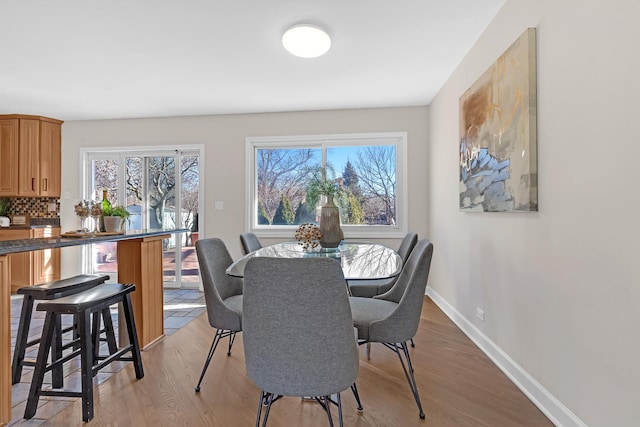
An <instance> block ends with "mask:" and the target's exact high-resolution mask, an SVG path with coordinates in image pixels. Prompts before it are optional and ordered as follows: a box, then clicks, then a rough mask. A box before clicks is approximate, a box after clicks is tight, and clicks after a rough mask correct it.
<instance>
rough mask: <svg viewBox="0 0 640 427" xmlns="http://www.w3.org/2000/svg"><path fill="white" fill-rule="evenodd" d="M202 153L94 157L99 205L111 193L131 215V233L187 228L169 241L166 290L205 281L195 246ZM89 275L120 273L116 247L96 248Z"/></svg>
mask: <svg viewBox="0 0 640 427" xmlns="http://www.w3.org/2000/svg"><path fill="white" fill-rule="evenodd" d="M199 158H200V156H199V152H198V151H177V150H176V151H171V152H164V153H162V152H159V151H154V152H153V154H151V153H148V152H135V153H133V152H131V153H90V154H89V156H88V161H89V166H90V167H89V168H88V170H89V171H90V177H89V182H90V185H89V188H90V194H91V198H92V199H93V200H101V199H102V190H103V189H104V188H106V189H107V192H108V195H109V200H110V202H111V203H112V205H121V206H125V207H126V208H127V210H128V211H129V212H130V213H131V216H130V218H129V221H128V224H127V229H129V230H137V229H161V228H187V229H189V230H190V231H189V233H183V234H179V235H175V234H172V235H171V237H170V238H168V239H165V240H164V242H163V276H164V285H165V287H171V288H174V287H181V286H183V285H185V286H186V287H189V288H196V287H198V285H199V282H200V275H199V270H198V265H197V259H196V254H195V248H194V244H195V242H196V241H197V238H198V229H199V226H198V207H199V203H198V201H199V187H200V179H199V177H200V173H199V172H200V171H199ZM89 257H90V261H91V262H90V263H89V264H90V269H89V271H95V272H104V273H111V274H114V275H115V273H116V271H117V264H116V262H117V254H116V245H115V244H113V243H103V244H97V245H94V250H93V252H92V253H91V254H90V255H89Z"/></svg>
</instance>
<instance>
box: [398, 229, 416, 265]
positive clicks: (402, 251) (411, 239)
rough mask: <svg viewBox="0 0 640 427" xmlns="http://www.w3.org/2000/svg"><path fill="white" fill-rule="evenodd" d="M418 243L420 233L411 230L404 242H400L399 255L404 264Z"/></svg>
mask: <svg viewBox="0 0 640 427" xmlns="http://www.w3.org/2000/svg"><path fill="white" fill-rule="evenodd" d="M416 243H418V233H414V232H409V233H407V234H406V235H405V236H404V238H403V239H402V242H400V247H399V248H398V255H400V258H402V264H403V265H404V263H406V262H407V259H408V258H409V255H411V251H412V250H413V248H414V247H415V246H416Z"/></svg>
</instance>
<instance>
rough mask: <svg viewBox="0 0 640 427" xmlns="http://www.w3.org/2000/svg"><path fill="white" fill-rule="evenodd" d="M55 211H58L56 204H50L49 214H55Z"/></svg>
mask: <svg viewBox="0 0 640 427" xmlns="http://www.w3.org/2000/svg"><path fill="white" fill-rule="evenodd" d="M55 211H56V204H55V203H49V212H55Z"/></svg>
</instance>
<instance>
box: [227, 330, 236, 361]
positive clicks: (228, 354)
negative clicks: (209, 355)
mask: <svg viewBox="0 0 640 427" xmlns="http://www.w3.org/2000/svg"><path fill="white" fill-rule="evenodd" d="M230 334H231V335H229V349H228V350H227V356H231V347H233V343H234V341H235V340H236V333H235V332H230Z"/></svg>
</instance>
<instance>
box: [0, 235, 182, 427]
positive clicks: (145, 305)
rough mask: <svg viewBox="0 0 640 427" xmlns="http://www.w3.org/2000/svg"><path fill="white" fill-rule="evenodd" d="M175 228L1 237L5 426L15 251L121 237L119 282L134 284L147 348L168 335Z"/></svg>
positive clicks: (1, 409) (1, 413) (0, 379)
mask: <svg viewBox="0 0 640 427" xmlns="http://www.w3.org/2000/svg"><path fill="white" fill-rule="evenodd" d="M188 231H189V230H187V229H174V230H131V231H127V232H126V233H123V234H109V235H104V234H97V235H91V234H87V235H82V236H74V237H66V236H65V235H62V236H59V237H47V238H33V239H20V240H7V241H3V242H0V426H4V425H6V424H7V423H8V422H9V421H10V420H11V297H10V295H11V284H10V283H9V277H10V263H9V255H11V254H16V253H23V252H30V251H38V250H44V249H53V248H64V247H69V246H81V245H89V244H93V243H100V242H117V245H118V281H119V282H120V283H133V284H135V285H136V291H135V292H133V293H132V298H131V300H132V304H133V311H134V318H135V321H136V327H137V330H138V340H139V342H140V346H141V347H142V348H143V349H144V348H145V347H148V346H150V345H151V344H153V343H155V342H156V341H157V340H159V339H161V338H162V337H163V336H164V319H163V289H162V240H163V239H165V238H168V237H169V236H170V235H171V234H175V233H184V232H188Z"/></svg>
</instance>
